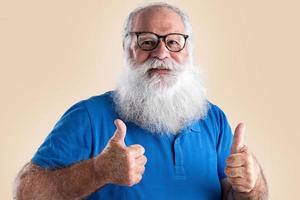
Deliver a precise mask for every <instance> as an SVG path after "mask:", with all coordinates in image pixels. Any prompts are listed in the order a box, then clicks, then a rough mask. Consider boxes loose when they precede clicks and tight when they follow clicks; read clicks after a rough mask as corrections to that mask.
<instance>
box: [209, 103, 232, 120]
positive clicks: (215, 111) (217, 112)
mask: <svg viewBox="0 0 300 200" xmlns="http://www.w3.org/2000/svg"><path fill="white" fill-rule="evenodd" d="M204 120H212V121H214V122H216V123H220V122H222V121H224V120H227V118H226V115H225V113H224V111H223V110H222V109H221V108H220V107H219V106H217V105H216V104H214V103H212V102H210V101H209V102H208V111H207V114H206V116H205V117H204Z"/></svg>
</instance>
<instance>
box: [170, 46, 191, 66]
mask: <svg viewBox="0 0 300 200" xmlns="http://www.w3.org/2000/svg"><path fill="white" fill-rule="evenodd" d="M171 57H172V58H173V59H174V60H175V61H176V62H177V63H183V62H184V61H185V60H186V59H187V57H188V52H187V50H186V49H184V50H182V51H181V52H178V53H171Z"/></svg>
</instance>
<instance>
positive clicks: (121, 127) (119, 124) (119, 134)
mask: <svg viewBox="0 0 300 200" xmlns="http://www.w3.org/2000/svg"><path fill="white" fill-rule="evenodd" d="M114 123H115V125H116V128H117V129H116V131H115V133H114V135H113V136H112V137H111V139H110V140H111V141H113V142H115V143H119V144H121V145H122V146H126V145H125V141H124V140H125V136H126V125H125V123H124V122H123V121H122V120H120V119H116V120H115V121H114Z"/></svg>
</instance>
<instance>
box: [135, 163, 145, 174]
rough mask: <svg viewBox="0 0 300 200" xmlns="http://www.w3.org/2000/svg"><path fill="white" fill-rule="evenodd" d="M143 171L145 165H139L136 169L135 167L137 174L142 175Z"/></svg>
mask: <svg viewBox="0 0 300 200" xmlns="http://www.w3.org/2000/svg"><path fill="white" fill-rule="evenodd" d="M144 172H145V166H144V165H143V166H139V167H138V168H137V169H136V173H137V174H140V175H143V174H144Z"/></svg>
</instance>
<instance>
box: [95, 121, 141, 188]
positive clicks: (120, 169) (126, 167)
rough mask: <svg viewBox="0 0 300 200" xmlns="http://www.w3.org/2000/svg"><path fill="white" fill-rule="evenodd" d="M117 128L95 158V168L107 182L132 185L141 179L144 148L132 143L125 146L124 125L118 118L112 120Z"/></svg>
mask: <svg viewBox="0 0 300 200" xmlns="http://www.w3.org/2000/svg"><path fill="white" fill-rule="evenodd" d="M114 123H115V125H116V127H117V129H116V131H115V133H114V135H113V136H112V137H111V138H110V140H109V142H108V143H107V145H106V147H105V148H104V150H103V151H102V152H101V154H100V155H99V156H97V157H96V158H95V169H96V171H97V172H99V171H101V174H102V175H104V174H105V177H106V179H107V182H108V183H114V184H120V185H127V186H133V185H134V184H137V183H139V182H140V181H141V179H142V175H143V173H144V171H145V164H146V162H147V158H146V156H145V155H144V153H145V149H144V148H143V147H142V146H141V145H139V144H134V145H131V146H128V147H127V146H126V144H125V142H124V140H125V136H126V125H125V124H124V122H123V121H122V120H120V119H117V120H115V121H114Z"/></svg>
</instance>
